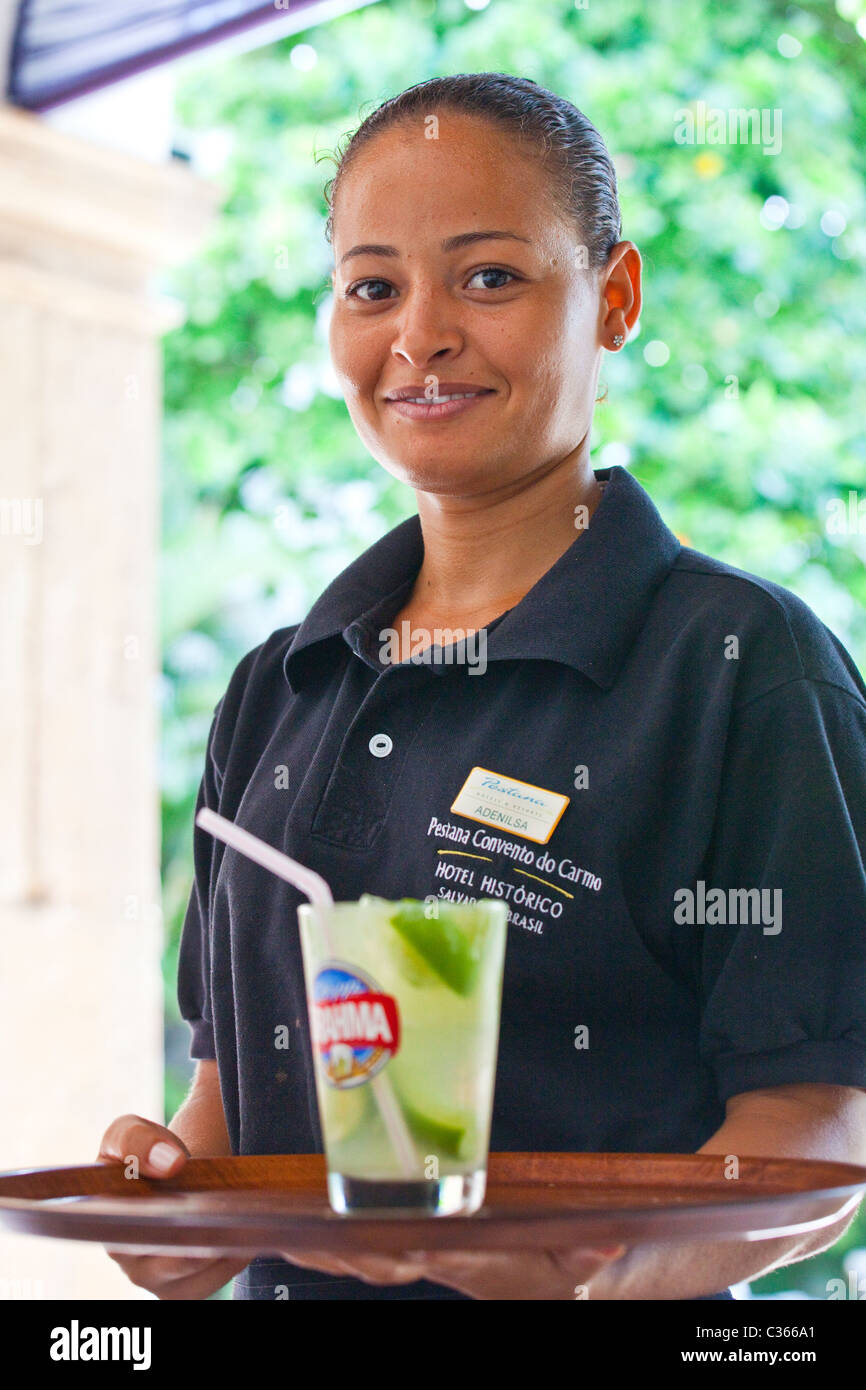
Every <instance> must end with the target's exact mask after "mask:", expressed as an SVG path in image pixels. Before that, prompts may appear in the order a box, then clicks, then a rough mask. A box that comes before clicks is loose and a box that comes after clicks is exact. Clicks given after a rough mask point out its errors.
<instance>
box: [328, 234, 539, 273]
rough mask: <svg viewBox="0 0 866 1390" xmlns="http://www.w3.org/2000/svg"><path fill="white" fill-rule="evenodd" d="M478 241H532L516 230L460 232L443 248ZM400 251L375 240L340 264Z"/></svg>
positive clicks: (354, 247) (397, 254)
mask: <svg viewBox="0 0 866 1390" xmlns="http://www.w3.org/2000/svg"><path fill="white" fill-rule="evenodd" d="M476 241H523V242H525V243H526V245H527V246H531V245H532V242H531V241H530V240H529V237H525V236H518V235H517V233H516V232H460V233H459V234H458V235H457V236H450V237H447V238H446V239H445V241H443V243H442V250H443V251H445V252H448V251H459V250H461V248H462V247H464V246H471V245H472V244H473V242H476ZM399 254H400V252H399V251H398V250H397V248H396V246H377V245H376V244H375V243H373V242H365V243H364V244H363V245H361V246H353V247H352V249H351V251H347V252H346V253H345V255H343V256H341V257H340V265H342V264H343V262H344V261H347V260H348V259H349V257H350V256H365V255H366V256H399Z"/></svg>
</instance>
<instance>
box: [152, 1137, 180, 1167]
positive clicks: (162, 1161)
mask: <svg viewBox="0 0 866 1390" xmlns="http://www.w3.org/2000/svg"><path fill="white" fill-rule="evenodd" d="M179 1158H180V1153H179V1152H178V1150H177V1149H175V1148H172V1146H171V1144H166V1143H165V1142H164V1141H163V1140H160V1142H159V1143H158V1144H154V1146H153V1148H152V1149H151V1151H150V1153H149V1154H148V1155H147V1161H148V1163H149V1164H150V1166H151V1168H155V1169H156V1171H157V1172H158V1173H167V1172H168V1170H169V1168H172V1167H173V1166H174V1164H175V1163H176V1162H177V1160H178V1159H179Z"/></svg>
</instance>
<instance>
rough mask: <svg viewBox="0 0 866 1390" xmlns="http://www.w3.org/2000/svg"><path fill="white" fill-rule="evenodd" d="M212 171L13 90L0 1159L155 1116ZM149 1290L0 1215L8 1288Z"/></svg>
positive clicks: (4, 239)
mask: <svg viewBox="0 0 866 1390" xmlns="http://www.w3.org/2000/svg"><path fill="white" fill-rule="evenodd" d="M218 195H219V190H218V189H216V188H215V187H214V186H212V185H210V184H205V183H203V182H201V181H200V180H199V179H197V178H195V177H193V176H192V175H191V174H190V172H189V171H188V170H187V169H185V168H183V167H181V166H177V165H170V164H169V165H166V164H156V163H148V162H146V161H144V160H140V159H137V158H133V157H130V156H129V155H126V154H121V153H118V152H117V151H113V150H107V149H101V148H98V147H97V146H95V145H93V144H91V143H89V142H87V141H84V140H81V139H78V138H72V137H70V136H69V135H68V134H65V133H62V132H61V131H59V130H57V129H54V128H52V127H51V126H50V125H48V124H46V123H45V122H44V121H42V120H40V119H39V118H37V117H34V116H32V115H29V114H25V113H22V112H20V111H17V110H14V109H12V108H9V107H0V594H2V596H3V599H2V604H0V653H2V655H0V729H2V731H3V738H2V759H0V786H2V793H0V942H2V946H0V959H2V970H0V1057H2V1064H0V1116H2V1122H0V1170H9V1169H16V1168H29V1167H43V1166H54V1165H59V1164H67V1163H79V1162H91V1161H93V1160H94V1159H95V1155H96V1147H97V1142H98V1140H99V1137H100V1135H101V1134H102V1132H103V1130H104V1128H105V1126H106V1124H107V1123H108V1121H109V1120H111V1119H112V1118H113V1117H114V1116H115V1115H118V1114H122V1113H124V1112H127V1111H133V1112H137V1113H139V1114H142V1115H146V1116H149V1117H153V1118H155V1119H157V1120H161V1119H162V1105H163V1048H162V983H161V974H160V952H161V947H162V922H161V911H160V885H159V801H158V787H157V773H158V721H159V708H158V672H159V657H158V629H157V564H158V548H159V510H158V506H159V455H160V415H161V371H160V345H159V335H160V333H162V332H163V331H165V330H166V328H168V327H171V326H173V325H174V324H175V323H176V322H177V321H178V317H179V307H178V306H177V305H176V304H174V303H173V302H172V301H167V300H166V299H164V298H160V297H159V296H158V295H156V294H155V293H154V291H153V288H152V283H151V282H152V279H153V276H154V274H155V273H156V272H158V271H159V270H160V269H161V268H164V267H165V266H166V265H168V264H169V263H171V262H173V261H175V260H180V259H182V258H184V257H187V256H189V255H190V254H191V253H192V252H193V251H194V249H195V248H196V246H197V245H198V244H199V242H200V239H201V237H202V235H203V233H204V230H205V228H206V226H207V223H208V221H209V219H210V216H211V213H212V211H213V208H214V206H215V203H216V199H217V197H218ZM28 1292H29V1295H30V1296H34V1295H35V1296H40V1295H41V1296H44V1297H45V1298H66V1297H75V1298H127V1297H131V1298H141V1297H145V1296H147V1295H145V1294H144V1293H143V1291H141V1290H139V1289H136V1288H135V1287H134V1286H133V1285H131V1284H129V1283H128V1281H127V1280H126V1279H125V1278H124V1276H123V1275H121V1274H120V1272H119V1271H118V1270H117V1268H116V1266H115V1265H114V1263H113V1262H112V1261H111V1260H110V1259H109V1258H108V1257H107V1256H106V1255H105V1254H104V1252H103V1250H102V1248H101V1246H98V1245H89V1244H78V1243H68V1242H56V1241H50V1242H49V1241H45V1240H42V1239H41V1238H36V1237H25V1236H14V1237H12V1236H7V1235H5V1234H3V1233H2V1231H0V1299H2V1298H9V1297H16V1296H21V1294H22V1293H23V1295H24V1296H27V1295H28Z"/></svg>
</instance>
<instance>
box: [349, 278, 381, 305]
mask: <svg viewBox="0 0 866 1390" xmlns="http://www.w3.org/2000/svg"><path fill="white" fill-rule="evenodd" d="M367 285H374V286H375V285H384V286H385V289H386V290H390V289H391V286H390V285H389V283H388V281H387V280H359V281H358V283H357V285H352V287H351V289H348V290H347V291H346V297H347V298H351V297H352V296H356V297H357V298H358V299H363V301H364V303H365V304H376V303H378V302H379V300H381V299H385V298H387V296H386V295H379V294H375V295H372V296H368V295H364V294H360V293H359V291H360V290H362V289H365V288H366V286H367Z"/></svg>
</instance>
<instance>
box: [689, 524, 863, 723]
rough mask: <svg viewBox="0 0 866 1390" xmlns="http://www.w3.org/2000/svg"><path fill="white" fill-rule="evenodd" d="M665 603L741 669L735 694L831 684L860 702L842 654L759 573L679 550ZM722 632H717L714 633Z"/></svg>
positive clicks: (856, 675)
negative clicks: (794, 683) (722, 645)
mask: <svg viewBox="0 0 866 1390" xmlns="http://www.w3.org/2000/svg"><path fill="white" fill-rule="evenodd" d="M663 588H664V589H667V590H668V594H667V598H668V600H669V601H671V602H673V603H674V604H675V605H676V606H677V608H678V609H679V610H680V612H681V619H682V623H683V625H684V626H686V627H687V626H688V625H689V624H691V625H693V626H694V627H695V628H696V629H697V630H699V631H701V632H703V634H704V637H705V639H708V640H710V641H712V642H714V643H717V642H718V640H719V637H720V636H721V637H722V638H723V639H724V638H730V639H736V640H734V641H729V643H728V648H729V651H730V653H731V655H730V656H729V659H734V660H737V661H739V662H741V663H743V665H742V674H743V676H744V677H745V676H746V673H747V672H748V679H744V680H743V682H742V683H741V684H742V687H743V688H742V689H741V695H746V696H747V697H748V698H754V696H755V695H756V694H761V693H763V692H764V691H765V690H770V689H772V688H774V687H775V686H776V685H781V684H783V683H784V682H786V681H790V680H798V679H800V680H811V681H819V682H823V683H825V684H828V685H835V686H838V687H840V688H841V689H842V690H845V691H847V693H848V694H850V695H853V696H854V697H855V698H856V699H858V700H859V701H860V702H861V703H863V702H866V685H864V682H863V677H862V675H861V673H860V671H859V670H858V668H857V665H856V663H855V661H854V659H853V657H852V656H851V654H850V652H849V651H848V650H847V648H846V647H845V646H844V645H843V643H842V641H841V640H840V639H839V637H838V636H837V635H836V633H834V632H833V631H832V630H831V629H830V628H829V627H827V625H826V623H824V622H823V621H822V620H821V618H819V617H818V615H817V613H815V611H814V610H813V609H812V608H810V606H809V605H808V603H806V602H805V600H804V599H802V598H800V597H799V595H797V594H795V593H793V592H792V591H791V590H790V589H786V588H785V587H784V586H783V585H781V584H777V583H775V582H774V581H773V580H771V579H765V578H763V577H762V576H761V575H757V574H751V573H749V571H747V570H741V569H738V568H737V567H736V566H734V565H729V564H726V563H725V562H724V561H723V560H717V559H715V558H714V557H713V556H712V555H704V554H702V553H701V552H700V551H697V550H692V549H691V548H690V547H688V546H683V548H682V549H681V550H680V552H679V554H678V556H677V558H676V560H675V561H674V564H673V566H672V568H671V570H670V572H669V575H668V583H667V584H666V585H664V586H663ZM722 629H724V631H722Z"/></svg>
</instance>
